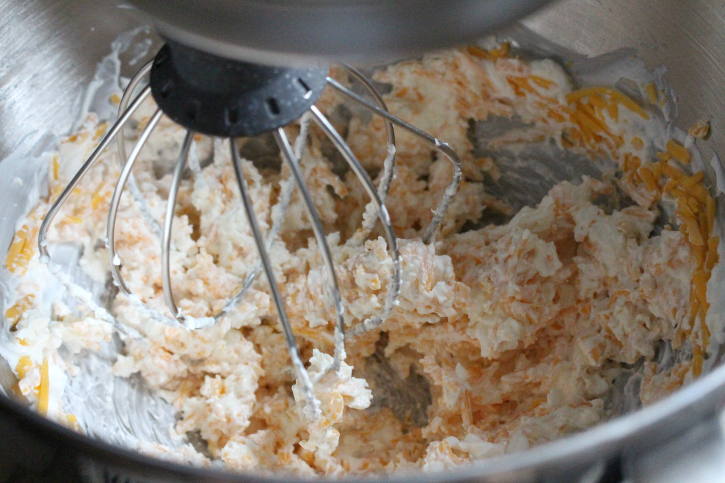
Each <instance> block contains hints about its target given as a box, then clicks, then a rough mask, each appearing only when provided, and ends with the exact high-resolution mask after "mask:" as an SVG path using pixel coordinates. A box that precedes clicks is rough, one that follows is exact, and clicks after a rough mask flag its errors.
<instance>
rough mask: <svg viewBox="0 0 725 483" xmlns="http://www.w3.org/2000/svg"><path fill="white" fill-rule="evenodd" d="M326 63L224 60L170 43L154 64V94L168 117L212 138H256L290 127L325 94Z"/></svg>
mask: <svg viewBox="0 0 725 483" xmlns="http://www.w3.org/2000/svg"><path fill="white" fill-rule="evenodd" d="M327 75H328V69H327V68H326V67H324V68H321V67H313V68H304V69H299V68H287V67H271V66H266V65H257V64H250V63H246V62H240V61H236V60H229V59H224V58H221V57H217V56H214V55H211V54H207V53H205V52H201V51H199V50H196V49H192V48H190V47H187V46H185V45H182V44H179V43H176V42H171V41H169V42H167V43H166V45H164V46H163V47H162V48H161V50H159V53H158V54H157V55H156V58H155V59H154V63H153V66H152V68H151V79H150V84H151V94H152V95H153V97H154V100H155V101H156V103H157V104H158V106H159V108H160V109H161V110H162V111H163V112H164V114H166V115H167V116H168V117H170V118H171V119H173V120H174V121H175V122H177V123H179V124H181V125H182V126H184V127H185V128H187V129H191V130H192V131H195V132H199V133H202V134H208V135H211V136H220V137H234V136H253V135H255V134H260V133H263V132H267V131H272V130H274V129H277V128H280V127H283V126H286V125H287V124H289V123H291V122H292V121H294V120H295V119H297V118H299V117H300V116H301V115H302V114H303V113H304V112H305V111H307V110H308V109H309V108H310V107H311V106H312V105H313V104H314V103H315V102H316V101H317V99H318V98H319V97H320V95H321V94H322V91H323V89H324V88H325V82H326V78H327Z"/></svg>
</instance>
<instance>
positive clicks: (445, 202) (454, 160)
mask: <svg viewBox="0 0 725 483" xmlns="http://www.w3.org/2000/svg"><path fill="white" fill-rule="evenodd" d="M327 84H328V85H330V86H332V87H334V88H335V89H336V90H338V91H339V92H341V93H342V94H344V95H345V96H347V97H348V98H349V99H351V100H353V101H355V102H357V103H358V104H360V105H362V106H364V107H366V108H368V109H370V110H371V111H372V112H374V113H375V114H377V115H378V116H381V117H383V118H384V119H387V120H388V121H390V122H392V123H393V124H395V125H396V126H399V127H401V128H403V129H404V130H406V131H408V132H409V133H410V134H412V135H414V136H416V137H418V138H420V139H422V140H423V141H425V142H426V143H428V144H430V145H431V146H432V147H433V148H434V149H435V150H436V151H438V152H439V153H441V154H442V155H443V156H445V157H446V158H448V160H449V161H450V162H451V164H452V165H453V178H452V179H451V182H450V184H449V185H448V186H447V187H446V190H445V192H444V193H443V198H442V199H441V201H440V202H439V204H438V207H437V208H436V209H435V211H434V212H433V219H432V220H431V222H430V223H429V224H428V226H427V227H426V229H425V231H424V232H423V236H422V237H421V238H422V239H423V243H430V242H431V241H432V240H433V237H434V236H435V234H436V232H437V231H438V228H439V227H440V224H441V222H442V221H443V216H445V214H446V211H448V206H449V205H450V204H451V201H453V197H454V196H455V195H456V192H457V191H458V186H459V185H460V184H461V178H462V171H461V160H460V159H459V158H458V155H457V154H456V152H455V151H454V150H453V148H451V147H450V146H449V145H448V144H446V143H444V142H442V141H440V140H439V139H437V138H435V137H433V136H431V135H430V134H428V133H427V132H425V131H422V130H420V129H418V128H417V127H415V126H413V125H412V124H409V123H407V122H405V121H403V120H402V119H400V118H398V117H396V116H393V115H392V114H390V112H388V111H387V110H384V109H380V108H379V107H378V106H376V105H375V104H371V103H370V102H368V101H367V100H365V99H363V98H362V97H360V96H359V95H357V94H356V93H354V92H353V91H351V90H350V89H348V88H347V87H345V86H343V85H342V84H340V83H339V82H337V81H336V80H335V79H333V78H331V77H328V78H327Z"/></svg>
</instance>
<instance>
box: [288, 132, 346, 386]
mask: <svg viewBox="0 0 725 483" xmlns="http://www.w3.org/2000/svg"><path fill="white" fill-rule="evenodd" d="M274 135H275V139H276V141H277V145H278V146H279V148H280V150H281V151H282V154H283V157H284V159H285V161H286V162H287V164H288V165H289V167H290V171H291V172H292V176H293V177H294V180H295V183H296V184H297V189H298V190H299V191H300V194H301V195H302V200H303V201H304V204H305V208H306V210H307V216H309V219H310V224H311V225H312V231H313V232H314V233H315V238H316V239H317V247H318V250H320V254H321V255H322V260H323V262H324V264H325V268H326V269H327V272H328V275H329V277H330V280H329V283H328V291H329V295H330V297H331V298H332V303H333V306H334V310H335V322H336V323H335V354H334V358H333V365H332V368H331V370H333V371H335V372H337V371H338V370H339V369H340V363H341V361H343V360H345V318H344V315H345V309H344V308H343V306H342V298H341V297H340V287H339V285H338V283H337V275H336V274H335V266H334V264H333V262H332V254H331V253H330V247H329V246H328V244H327V239H326V237H325V232H324V229H323V228H322V222H321V221H320V215H319V214H318V213H317V209H316V208H315V204H314V202H313V201H312V196H311V195H310V191H309V190H308V189H307V184H306V183H305V179H304V177H303V175H302V170H301V169H300V165H299V160H298V159H297V158H296V157H295V155H294V153H293V152H292V147H291V146H290V144H289V140H288V139H287V135H286V134H285V132H284V129H282V128H279V129H277V130H276V131H275V132H274Z"/></svg>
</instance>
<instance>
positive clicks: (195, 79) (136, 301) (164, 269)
mask: <svg viewBox="0 0 725 483" xmlns="http://www.w3.org/2000/svg"><path fill="white" fill-rule="evenodd" d="M342 67H343V68H344V69H345V70H347V72H348V73H349V74H350V76H351V77H352V78H354V79H356V80H357V81H359V82H360V84H361V85H362V87H363V88H364V89H365V90H366V91H367V92H368V93H369V94H370V96H371V98H372V99H373V101H372V102H371V101H369V100H367V99H365V98H364V97H362V96H360V95H358V94H357V93H355V92H353V91H352V90H350V89H348V88H347V87H345V86H343V85H342V84H340V83H339V82H337V81H336V80H334V79H332V78H330V77H329V76H328V70H327V68H323V67H316V68H308V69H293V68H278V67H269V66H261V65H256V64H248V63H244V62H239V61H231V60H228V59H222V58H219V57H216V56H213V55H210V54H206V53H203V52H199V51H196V50H193V49H190V48H189V47H186V46H183V45H181V44H176V43H173V42H169V43H168V44H166V45H165V46H164V47H163V48H162V49H161V50H160V51H159V53H158V54H157V55H156V57H155V59H154V60H153V61H152V62H149V63H148V64H146V65H145V66H143V67H142V68H141V69H140V70H139V71H138V72H137V73H136V75H135V76H134V77H133V78H132V79H131V80H130V82H129V84H128V86H127V87H126V89H125V91H124V94H123V97H122V99H121V103H120V106H119V115H118V119H117V121H116V122H115V123H114V124H113V125H112V126H111V127H110V129H109V130H108V131H107V132H106V134H105V136H104V137H103V139H102V140H101V141H100V143H99V144H98V146H97V147H96V148H95V150H94V151H93V152H92V154H91V155H90V157H89V158H88V160H87V161H86V162H85V163H84V164H83V165H82V166H81V168H80V169H79V170H78V172H77V173H76V174H75V176H74V177H73V178H72V179H71V181H70V182H69V183H68V185H67V186H66V187H65V189H64V190H63V191H62V192H61V194H60V195H59V196H58V198H57V199H56V200H55V201H54V203H53V204H52V206H51V207H50V209H49V210H48V213H47V214H46V216H45V218H44V219H43V222H42V224H41V227H40V230H39V232H38V245H39V251H40V254H41V257H42V260H44V261H46V262H47V263H50V255H49V252H48V242H47V236H48V230H49V228H50V226H51V224H52V223H53V219H54V218H55V216H56V215H57V214H58V212H59V211H60V209H61V207H62V206H63V203H65V201H66V200H67V199H68V197H69V196H70V195H71V194H72V192H73V190H74V188H75V187H76V186H77V185H78V183H79V182H80V180H81V179H82V178H83V176H85V175H86V173H87V172H88V171H89V170H90V169H91V168H92V167H93V166H94V164H95V163H96V162H97V161H98V159H99V157H100V156H101V153H103V151H104V150H106V149H107V148H108V147H109V146H110V145H111V143H112V142H113V140H114V138H116V139H117V142H118V153H119V159H120V162H121V174H120V176H119V179H118V181H117V183H116V186H115V189H114V191H113V195H112V198H111V203H110V210H109V213H108V223H107V227H106V238H107V242H106V248H107V253H108V261H109V263H110V267H111V275H112V277H113V281H114V283H115V285H116V286H117V287H118V289H119V291H120V292H122V293H123V294H124V295H125V296H127V298H128V299H129V301H130V303H131V304H132V305H133V306H134V307H135V308H136V309H137V310H139V311H140V312H141V313H142V314H144V315H146V316H148V317H150V318H152V319H154V320H156V321H158V322H161V323H164V324H167V325H169V326H173V327H178V328H184V329H187V330H197V329H201V328H204V327H210V326H212V325H213V324H215V323H217V322H218V321H219V320H221V319H222V318H223V317H224V316H225V315H226V314H228V313H229V312H230V311H231V310H233V309H234V308H235V307H236V305H237V304H238V303H239V302H240V301H241V300H242V298H243V297H244V295H245V294H246V293H247V292H248V290H249V288H250V287H251V285H252V283H253V282H254V280H255V279H256V277H257V276H258V275H259V273H260V272H262V271H264V274H265V276H266V278H267V281H268V283H269V289H270V293H271V297H272V301H273V303H274V306H275V309H276V311H277V314H278V317H279V322H280V325H281V327H282V331H283V333H284V337H285V339H286V344H287V348H288V350H289V355H290V359H291V361H292V364H293V366H294V370H295V374H296V376H297V380H298V382H299V384H300V386H301V388H302V390H303V394H304V397H305V408H304V412H305V415H306V417H307V418H308V419H309V420H310V421H314V420H316V419H317V417H318V416H319V414H320V407H319V406H320V403H319V401H318V400H317V399H316V398H315V396H314V393H313V384H314V383H315V382H316V381H313V380H311V378H310V376H309V374H308V372H307V370H306V369H305V367H304V364H303V362H302V359H301V358H300V355H299V350H298V347H297V344H296V342H295V335H294V333H293V330H292V327H291V325H290V322H289V318H288V315H287V312H286V309H285V302H284V298H283V296H282V293H281V292H280V289H279V285H278V283H277V281H276V279H275V276H274V272H273V268H272V263H271V261H270V257H269V252H270V250H271V248H272V243H273V242H274V240H275V237H276V235H277V234H278V233H279V230H280V228H281V224H282V221H283V219H284V216H285V213H286V210H287V207H288V206H289V204H290V200H291V196H292V193H293V191H294V189H295V188H296V189H297V190H299V194H300V196H301V199H302V202H303V204H304V206H305V208H306V212H307V216H308V219H309V221H310V224H311V226H312V230H313V232H314V236H315V239H316V241H317V247H318V249H319V251H320V255H321V258H322V260H323V263H324V265H325V270H326V272H327V274H328V278H327V283H326V286H325V287H324V291H325V292H326V294H327V296H328V297H329V299H330V300H331V302H332V307H333V310H334V316H335V324H334V341H335V348H334V356H333V364H332V366H331V368H330V370H331V371H335V372H338V371H339V369H340V367H341V363H342V361H344V360H345V340H346V338H349V337H354V336H357V335H360V334H363V333H365V332H367V331H370V330H372V329H375V328H376V327H379V326H380V325H381V324H382V323H383V322H384V321H385V320H386V319H387V318H388V316H389V315H390V313H391V312H392V310H393V308H394V307H395V305H396V303H397V300H398V296H399V294H400V286H401V263H402V261H401V257H400V254H399V252H398V244H397V239H396V236H395V230H394V229H393V225H392V223H391V220H390V215H389V213H388V210H387V209H386V207H385V200H386V198H387V195H388V190H389V188H390V184H391V182H392V179H393V175H394V170H395V154H396V152H395V132H394V127H398V128H400V129H403V130H405V131H407V132H409V133H411V134H412V135H414V136H416V137H418V138H419V139H421V140H423V141H425V142H426V143H428V144H429V145H431V146H432V147H433V148H434V149H435V150H437V151H438V152H439V153H440V154H441V155H443V156H445V157H446V158H447V159H449V160H450V162H451V163H452V165H453V178H452V180H451V182H450V184H449V185H448V187H447V189H446V190H445V192H444V195H443V198H442V200H441V201H440V203H439V205H438V207H437V208H436V210H435V211H434V215H433V219H432V221H431V222H430V224H429V225H428V226H427V227H426V229H425V231H424V233H423V241H424V242H425V243H428V242H430V241H431V240H432V239H433V237H434V235H435V233H436V231H437V230H438V228H439V226H440V224H441V221H442V219H443V217H444V215H445V213H446V210H447V209H448V206H449V204H450V202H451V200H452V199H453V197H454V196H455V194H456V191H457V189H458V185H459V184H460V180H461V163H460V160H459V159H458V156H457V155H456V153H455V152H454V151H453V150H452V149H451V148H450V147H449V146H448V145H447V144H445V143H443V142H441V141H439V140H438V139H436V138H435V137H433V136H431V135H430V134H428V133H426V132H423V131H421V130H419V129H418V128H416V127H414V126H412V125H410V124H408V123H406V122H405V121H403V120H401V119H399V118H397V117H396V116H394V115H392V114H391V113H390V112H389V111H388V109H387V107H386V105H385V102H384V101H383V98H382V96H381V95H380V94H379V93H378V92H377V90H376V89H375V88H374V86H373V85H372V84H371V83H370V82H369V81H368V80H367V79H366V78H365V76H363V75H362V74H361V73H360V72H359V71H357V70H356V69H354V68H353V67H351V66H347V65H344V66H342ZM147 76H148V77H149V85H147V86H146V87H143V88H142V89H141V91H140V92H139V94H138V95H136V97H135V98H133V95H134V93H135V92H136V90H137V87H138V86H139V85H140V84H141V82H142V80H143V79H144V78H145V77H147ZM326 86H329V87H330V88H332V89H334V90H336V91H338V92H339V93H340V94H342V95H343V96H344V97H345V98H347V99H349V100H351V101H353V102H354V103H357V104H359V105H360V106H362V107H364V108H366V109H368V110H370V111H371V112H372V113H373V114H375V115H378V116H381V117H382V118H383V120H384V122H385V128H386V135H387V143H388V155H387V157H386V159H385V161H384V164H383V172H382V175H381V181H380V185H379V186H378V188H375V186H374V184H373V182H372V180H371V179H370V177H369V175H368V173H367V172H366V171H365V169H364V168H363V166H362V165H361V164H360V162H359V161H358V159H357V158H356V156H355V154H354V153H353V152H352V150H351V149H350V147H349V146H348V145H347V143H346V142H345V140H344V139H343V137H342V136H341V135H340V134H339V133H338V132H337V131H336V130H335V128H334V127H333V125H332V123H331V122H330V121H329V120H328V119H327V118H326V117H325V115H324V114H323V113H322V112H321V111H320V109H318V108H317V107H316V106H315V102H316V101H317V99H318V98H319V97H320V95H321V94H322V91H323V89H324V88H325V87H326ZM150 94H151V95H152V96H153V98H154V100H155V101H156V104H157V106H158V107H157V108H156V110H155V112H154V113H153V115H152V116H151V117H150V119H149V121H148V123H147V124H146V126H145V127H144V128H143V129H142V131H141V133H140V134H139V136H138V140H137V142H136V144H135V145H134V146H133V148H132V149H131V151H130V153H128V156H127V155H126V148H125V144H124V140H123V137H122V136H121V135H120V133H121V132H122V129H123V128H124V126H125V125H126V124H127V123H128V122H129V120H130V119H131V118H132V116H133V115H134V113H136V112H137V111H138V109H139V107H140V106H141V104H142V103H143V102H144V101H145V100H146V99H147V98H148V96H149V95H150ZM164 115H166V116H168V117H169V118H171V119H172V120H173V121H175V122H177V123H178V124H180V125H181V126H183V127H184V128H186V134H185V136H184V140H183V143H182V146H181V150H180V152H179V155H178V158H177V161H176V164H175V166H174V170H173V174H172V180H171V187H170V189H169V195H168V201H167V205H166V212H165V217H164V221H163V226H162V225H160V224H159V223H158V222H157V221H156V219H155V218H154V217H153V216H152V214H151V213H150V211H149V209H148V207H147V206H146V203H145V202H144V201H143V199H142V197H141V193H140V190H139V188H138V186H137V185H136V182H135V179H134V177H133V174H132V170H133V167H134V165H135V163H136V162H137V160H138V159H139V154H140V153H141V150H142V149H143V147H144V145H146V143H147V141H148V139H149V137H150V136H151V134H152V133H153V131H154V129H155V128H156V127H157V125H158V124H159V121H160V120H161V118H162V117H163V116H164ZM298 119H299V121H300V134H299V136H298V137H297V139H296V141H295V145H294V146H292V144H291V143H290V140H289V139H288V137H287V135H286V133H285V131H284V127H285V126H286V125H287V124H289V123H291V122H293V121H295V120H298ZM313 122H314V123H315V124H316V125H317V126H318V127H319V128H320V130H321V131H322V132H323V133H324V134H325V136H326V137H327V138H329V140H330V141H331V143H332V144H333V145H334V146H335V148H336V149H337V150H338V151H339V152H340V154H341V155H342V157H343V158H344V160H345V162H346V163H347V165H348V166H349V168H350V170H351V171H352V172H353V173H354V174H355V176H356V177H357V178H358V180H359V181H360V182H361V183H362V186H363V188H364V190H365V192H366V193H367V195H368V197H369V198H370V202H369V205H368V206H367V207H366V213H368V214H372V215H374V216H367V217H366V218H365V220H364V222H363V226H362V227H361V228H360V229H359V230H358V231H357V233H355V235H354V236H353V242H355V243H362V242H363V241H364V240H365V238H366V237H367V236H368V235H369V233H370V232H371V230H372V229H373V227H374V226H375V222H376V218H377V220H379V221H380V223H381V225H382V228H383V232H384V236H385V240H386V242H387V245H388V250H389V252H390V257H391V260H392V273H391V277H390V282H389V285H388V291H387V294H386V298H385V303H384V306H383V308H382V309H381V311H380V313H378V314H375V315H373V316H372V317H369V318H368V319H366V320H364V321H362V322H359V323H358V324H356V325H354V326H352V327H351V328H349V329H348V330H347V331H346V329H345V320H344V313H345V306H344V302H343V299H342V296H341V294H340V288H339V284H338V280H337V275H336V273H335V266H334V262H333V258H332V254H331V252H330V248H329V246H328V243H327V240H326V237H325V232H324V229H323V226H322V222H321V221H320V216H319V214H318V212H317V209H316V208H315V206H314V203H313V201H312V196H311V195H310V192H309V190H308V188H307V185H306V184H305V180H304V176H303V173H302V169H301V167H300V161H299V160H300V158H301V156H302V152H303V148H304V146H305V140H306V138H307V133H308V129H309V126H310V124H311V123H313ZM264 132H271V133H272V134H273V137H274V140H275V142H276V144H277V146H278V147H279V150H280V152H281V155H282V159H283V162H284V163H285V164H286V165H287V166H288V167H289V172H290V177H289V178H290V179H285V180H283V181H282V182H281V189H280V195H279V198H278V201H277V204H276V206H275V207H274V208H273V209H272V213H273V216H272V226H271V228H270V229H269V230H268V232H267V234H266V237H265V236H264V235H263V234H262V230H261V228H260V226H259V222H258V220H257V218H256V217H255V215H254V206H253V203H252V199H251V196H250V193H249V188H248V186H247V180H246V179H245V176H244V173H243V171H242V162H241V158H240V154H239V150H238V148H237V143H236V139H238V138H241V137H248V136H253V135H256V134H260V133H264ZM196 133H199V134H205V135H210V136H214V137H216V138H221V139H227V140H228V141H229V146H230V150H231V160H232V165H233V168H234V174H235V176H236V181H237V186H238V189H239V194H240V197H241V200H242V205H243V207H244V211H245V214H246V218H247V221H248V223H249V226H250V230H251V232H252V236H253V238H254V243H255V245H256V248H257V254H258V261H257V263H256V264H255V266H254V268H253V269H252V270H251V271H250V272H249V273H248V275H247V276H246V278H245V280H244V282H243V284H242V287H241V289H240V290H239V291H238V292H237V293H236V294H235V295H234V296H233V297H231V298H230V299H229V300H227V301H226V302H225V305H224V306H223V308H222V309H221V310H220V311H219V312H218V313H216V314H213V315H211V316H208V317H203V318H197V317H192V316H191V315H189V314H185V313H183V311H182V310H181V308H180V307H179V306H178V304H177V302H176V298H175V297H174V291H173V287H172V283H171V268H170V265H171V263H170V253H171V252H172V250H173V247H172V241H171V240H172V232H173V221H174V213H175V210H176V204H177V197H178V193H179V187H180V183H181V180H182V175H183V173H184V171H185V169H186V166H187V162H188V159H189V153H190V150H191V148H192V143H193V140H194V135H195V134H196ZM127 187H128V190H129V191H130V193H131V195H132V196H133V198H134V199H135V200H136V201H137V205H138V206H139V207H140V208H139V209H140V212H141V215H142V217H143V219H144V220H145V222H146V223H147V224H148V225H149V227H150V229H151V231H152V233H153V234H154V235H155V236H156V237H157V238H158V239H159V243H160V244H161V267H160V268H161V274H162V277H161V278H162V282H163V292H164V299H165V302H166V305H167V307H168V314H166V313H160V312H158V311H156V310H154V309H152V308H151V307H149V306H147V305H146V304H145V303H144V302H143V301H142V300H141V299H140V298H139V297H138V296H137V295H135V294H134V293H132V291H131V290H130V289H129V287H128V286H127V284H126V282H125V281H124V278H123V275H122V273H121V264H122V260H121V259H120V257H119V255H118V253H117V251H116V224H117V217H118V211H119V206H120V203H121V197H122V195H123V193H124V190H125V189H126V188H127ZM323 375H324V374H320V375H318V376H317V378H318V379H319V378H320V377H322V376H323Z"/></svg>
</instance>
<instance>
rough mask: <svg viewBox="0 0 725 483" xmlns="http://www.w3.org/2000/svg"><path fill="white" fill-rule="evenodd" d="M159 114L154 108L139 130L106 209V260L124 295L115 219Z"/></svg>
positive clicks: (159, 111)
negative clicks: (136, 140)
mask: <svg viewBox="0 0 725 483" xmlns="http://www.w3.org/2000/svg"><path fill="white" fill-rule="evenodd" d="M161 116H163V112H161V109H156V112H155V113H154V114H153V116H151V119H150V120H149V122H148V124H147V125H146V127H144V129H143V131H141V135H140V136H139V138H138V142H137V143H136V144H135V145H134V147H133V149H132V150H131V154H130V155H129V158H128V161H127V162H126V164H125V165H124V166H123V170H121V176H119V178H118V182H117V183H116V188H115V189H114V190H113V196H112V197H111V207H110V209H109V210H108V224H107V225H106V249H107V252H108V262H109V263H110V264H111V275H112V276H113V280H114V282H115V283H116V285H117V286H118V288H119V290H121V291H122V292H123V293H124V294H126V295H131V291H130V290H129V289H128V287H127V286H126V282H125V281H124V280H123V276H122V275H121V269H120V266H121V259H120V258H119V256H118V254H117V253H116V219H117V217H118V209H119V207H120V205H121V196H122V195H123V189H124V188H125V186H126V181H127V180H128V177H129V176H130V175H131V169H133V166H134V164H136V161H137V160H138V155H139V154H140V153H141V149H143V146H144V144H146V141H147V140H148V138H149V136H150V135H151V133H152V132H153V130H154V128H155V127H156V125H157V124H158V123H159V120H160V119H161Z"/></svg>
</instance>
